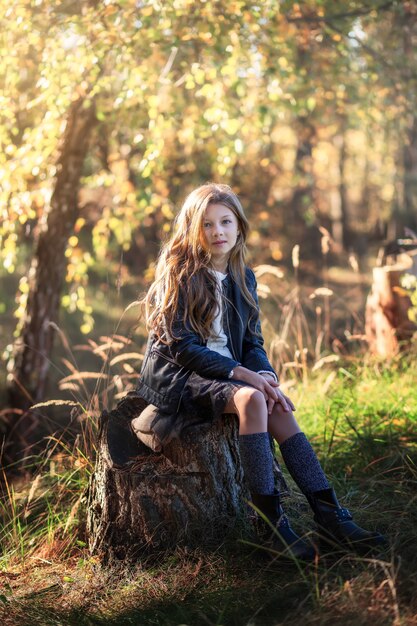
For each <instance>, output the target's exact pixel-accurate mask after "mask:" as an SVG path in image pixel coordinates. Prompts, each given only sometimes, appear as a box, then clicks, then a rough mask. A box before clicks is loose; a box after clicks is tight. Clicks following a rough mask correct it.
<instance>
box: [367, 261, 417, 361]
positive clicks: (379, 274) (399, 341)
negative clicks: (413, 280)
mask: <svg viewBox="0 0 417 626" xmlns="http://www.w3.org/2000/svg"><path fill="white" fill-rule="evenodd" d="M403 273H404V270H403V269H399V267H398V265H392V266H390V265H386V266H384V267H375V268H374V270H373V283H372V290H371V293H370V294H369V296H368V299H367V302H366V311H365V322H366V336H367V339H368V342H369V348H370V350H371V352H372V353H373V354H376V355H378V356H382V357H390V356H393V355H394V354H396V353H397V352H398V351H399V350H400V348H401V347H402V346H405V345H406V344H407V341H409V340H410V339H411V337H412V335H413V333H414V332H415V331H416V330H417V328H416V325H415V324H413V322H411V321H410V319H409V317H408V310H409V308H410V305H411V302H410V298H409V297H408V295H407V294H406V293H405V292H404V289H402V288H401V286H400V278H401V275H402V274H403Z"/></svg>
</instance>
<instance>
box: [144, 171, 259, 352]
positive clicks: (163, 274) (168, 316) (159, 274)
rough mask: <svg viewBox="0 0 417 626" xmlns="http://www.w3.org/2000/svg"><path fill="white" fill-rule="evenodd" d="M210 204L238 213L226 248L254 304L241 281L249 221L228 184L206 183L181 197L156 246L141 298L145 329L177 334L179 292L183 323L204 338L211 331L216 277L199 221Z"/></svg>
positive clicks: (233, 271) (235, 275)
mask: <svg viewBox="0 0 417 626" xmlns="http://www.w3.org/2000/svg"><path fill="white" fill-rule="evenodd" d="M211 204H223V205H224V206H225V207H227V208H228V209H230V210H231V211H232V212H233V213H234V215H235V216H236V218H237V221H238V232H239V233H240V234H239V236H238V238H237V241H236V244H235V246H234V247H233V249H232V251H231V253H230V257H229V273H230V274H231V275H232V277H233V279H234V280H235V282H236V283H237V284H238V285H239V287H240V289H241V291H242V294H243V296H244V298H245V300H246V301H247V302H248V303H249V304H250V306H252V307H254V308H256V303H255V301H254V299H253V297H252V296H251V294H250V292H249V290H248V288H247V287H246V282H245V261H246V256H247V249H246V240H247V236H248V232H249V222H248V220H247V218H246V216H245V214H244V212H243V208H242V205H241V203H240V201H239V199H238V197H237V196H236V194H235V193H234V192H233V191H232V189H231V188H230V187H229V186H228V185H221V184H215V183H206V184H205V185H202V186H201V187H198V188H197V189H194V191H192V192H191V193H190V194H189V196H188V197H187V198H186V200H185V202H184V205H183V207H182V209H181V210H180V212H179V213H178V215H177V218H176V220H175V228H174V232H173V234H172V236H171V237H170V239H169V240H168V241H167V242H166V243H165V244H164V246H163V247H162V249H161V252H160V254H159V259H158V263H157V266H156V272H155V280H154V282H153V283H152V285H151V287H150V289H149V291H148V293H147V295H146V297H145V298H144V302H145V311H146V322H147V327H148V330H149V331H153V332H154V333H155V335H156V336H157V337H158V338H159V339H161V340H162V341H167V339H169V338H173V339H175V338H177V337H176V333H175V331H174V329H173V326H174V321H178V311H179V304H180V295H181V305H182V306H183V315H182V320H181V321H182V323H184V324H185V323H186V322H187V324H188V325H189V326H191V328H192V330H193V331H195V332H196V333H197V334H198V335H200V337H201V338H202V339H203V340H207V339H208V337H209V336H210V332H211V328H212V323H213V320H214V318H215V315H216V312H217V310H218V303H217V299H216V285H217V282H216V277H215V276H214V274H213V272H211V271H210V268H211V267H212V266H211V255H210V252H209V251H208V250H207V249H206V248H205V247H204V245H203V242H204V238H203V220H204V215H205V212H206V209H207V207H208V206H209V205H211ZM176 318H177V319H176Z"/></svg>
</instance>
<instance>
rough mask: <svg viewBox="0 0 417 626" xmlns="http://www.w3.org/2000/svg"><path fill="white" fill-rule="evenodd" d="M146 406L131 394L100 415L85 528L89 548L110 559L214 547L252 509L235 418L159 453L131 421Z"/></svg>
mask: <svg viewBox="0 0 417 626" xmlns="http://www.w3.org/2000/svg"><path fill="white" fill-rule="evenodd" d="M145 407H146V403H145V401H144V400H143V399H141V398H140V397H139V396H137V395H135V394H128V396H126V397H125V398H124V399H123V400H122V401H121V402H119V404H118V406H117V407H116V409H114V410H113V411H111V412H110V413H108V412H103V413H102V415H101V418H100V425H99V436H98V457H97V462H96V468H95V472H94V474H93V476H92V478H91V482H90V486H89V493H88V515H87V534H88V541H89V547H90V550H91V552H92V553H94V554H97V555H99V556H100V557H102V558H103V559H104V560H105V561H109V560H113V559H114V558H117V559H123V560H132V559H137V558H140V557H141V556H146V555H148V554H149V553H154V552H159V551H163V550H166V549H169V548H172V547H173V546H176V545H184V546H187V547H193V546H203V547H214V546H216V547H217V546H219V545H220V544H221V543H222V542H223V540H224V537H225V534H226V533H229V532H230V531H233V529H236V530H237V529H238V528H239V527H241V526H240V525H239V521H240V520H243V519H244V518H245V511H246V512H247V506H246V504H245V499H248V498H249V493H248V491H247V489H246V486H245V484H244V480H243V471H242V467H241V462H240V456H239V449H238V422H237V417H236V416H234V415H230V416H228V419H221V420H217V421H215V422H213V424H212V425H210V426H208V427H204V428H202V427H201V426H200V427H199V428H198V429H194V430H190V432H189V433H188V434H187V435H186V436H185V437H184V439H182V440H181V441H178V440H176V441H173V442H171V443H169V444H168V445H167V446H165V447H164V448H163V451H162V452H161V453H155V452H153V451H152V450H151V449H150V448H147V447H146V446H144V445H143V444H142V443H141V442H140V441H139V440H138V439H137V438H136V436H135V435H134V434H133V431H132V429H131V427H130V422H131V419H132V418H134V417H136V416H138V415H139V414H140V412H141V411H142V410H143V409H144V408H145Z"/></svg>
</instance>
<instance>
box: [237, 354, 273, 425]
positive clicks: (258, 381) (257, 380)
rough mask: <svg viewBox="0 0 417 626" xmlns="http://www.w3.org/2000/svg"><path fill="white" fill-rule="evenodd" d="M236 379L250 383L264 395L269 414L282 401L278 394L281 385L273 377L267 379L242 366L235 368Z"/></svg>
mask: <svg viewBox="0 0 417 626" xmlns="http://www.w3.org/2000/svg"><path fill="white" fill-rule="evenodd" d="M234 378H237V379H238V380H243V381H244V382H245V383H249V385H252V387H255V389H258V390H259V391H261V392H262V393H263V395H264V398H265V402H266V403H267V405H268V413H271V411H272V408H273V406H274V404H275V403H276V402H279V401H280V398H279V394H278V393H277V392H278V391H279V390H278V387H279V383H277V382H275V380H274V379H273V378H272V377H271V376H270V377H269V378H266V377H265V376H264V375H263V374H257V373H256V372H252V370H248V369H247V368H246V367H243V366H242V365H238V367H235V368H234ZM279 393H281V392H279Z"/></svg>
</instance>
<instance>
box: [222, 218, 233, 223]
mask: <svg viewBox="0 0 417 626" xmlns="http://www.w3.org/2000/svg"><path fill="white" fill-rule="evenodd" d="M231 222H232V220H229V219H227V220H223V224H231Z"/></svg>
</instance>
